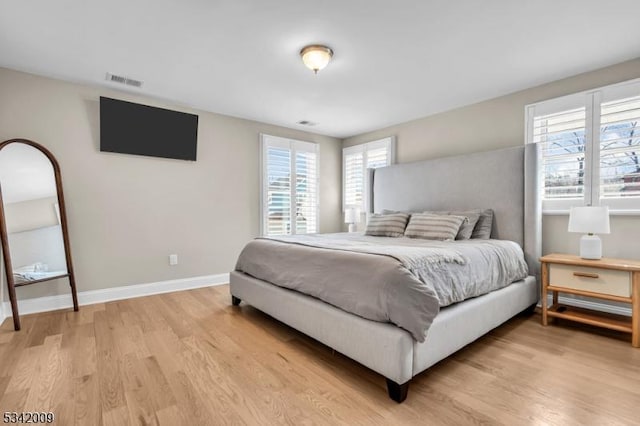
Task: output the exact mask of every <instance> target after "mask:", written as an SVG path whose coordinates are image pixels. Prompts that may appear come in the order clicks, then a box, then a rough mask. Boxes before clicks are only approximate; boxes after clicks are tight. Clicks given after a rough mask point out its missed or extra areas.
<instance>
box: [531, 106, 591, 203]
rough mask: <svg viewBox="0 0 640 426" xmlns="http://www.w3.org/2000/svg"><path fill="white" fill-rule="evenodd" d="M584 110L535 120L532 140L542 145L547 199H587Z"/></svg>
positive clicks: (543, 116) (549, 115)
mask: <svg viewBox="0 0 640 426" xmlns="http://www.w3.org/2000/svg"><path fill="white" fill-rule="evenodd" d="M585 111H586V109H585V108H584V107H583V108H577V109H572V110H568V111H563V112H560V113H555V114H546V115H541V116H537V117H535V118H534V124H533V141H534V142H535V143H540V144H542V146H541V148H542V153H543V155H542V160H543V166H542V167H543V174H544V192H543V199H544V200H561V199H582V198H583V197H584V181H585V176H584V175H585V131H586V128H585Z"/></svg>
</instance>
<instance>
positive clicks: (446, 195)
mask: <svg viewBox="0 0 640 426" xmlns="http://www.w3.org/2000/svg"><path fill="white" fill-rule="evenodd" d="M538 159H539V154H538V151H537V148H536V146H535V145H527V146H525V147H516V148H508V149H501V150H496V151H488V152H480V153H474V154H467V155H460V156H455V157H445V158H438V159H433V160H427V161H419V162H415V163H405V164H396V165H392V166H389V167H383V168H379V169H375V170H371V171H370V175H369V191H368V197H369V198H368V202H369V210H370V211H373V212H380V211H382V210H383V209H389V210H402V211H423V210H462V209H476V208H491V209H493V211H494V222H493V223H494V225H493V229H492V233H491V236H492V238H496V239H503V240H511V241H515V242H517V243H518V244H520V246H522V248H523V250H524V252H525V257H526V259H527V263H528V264H529V268H530V271H531V272H530V273H531V274H532V275H537V274H538V273H537V271H538V269H539V266H538V265H539V264H538V258H539V257H540V253H541V225H540V214H541V207H540V201H539V200H540V198H539V188H540V181H539V173H537V162H538Z"/></svg>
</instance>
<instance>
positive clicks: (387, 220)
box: [364, 213, 409, 237]
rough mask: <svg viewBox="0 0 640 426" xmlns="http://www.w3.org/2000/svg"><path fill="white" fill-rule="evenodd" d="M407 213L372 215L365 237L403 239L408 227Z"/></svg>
mask: <svg viewBox="0 0 640 426" xmlns="http://www.w3.org/2000/svg"><path fill="white" fill-rule="evenodd" d="M408 219H409V215H408V214H407V213H394V214H372V215H371V216H369V222H367V229H366V230H365V231H364V235H372V236H374V237H402V236H403V235H404V228H405V227H406V226H407V220H408Z"/></svg>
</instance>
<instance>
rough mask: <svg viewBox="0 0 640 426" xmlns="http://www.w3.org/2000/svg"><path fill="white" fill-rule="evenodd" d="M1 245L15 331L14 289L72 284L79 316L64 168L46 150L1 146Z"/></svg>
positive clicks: (14, 142) (26, 144)
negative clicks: (63, 282) (61, 282)
mask: <svg viewBox="0 0 640 426" xmlns="http://www.w3.org/2000/svg"><path fill="white" fill-rule="evenodd" d="M0 243H1V245H2V255H3V259H4V267H5V272H6V276H7V287H8V290H9V299H10V301H11V310H12V313H13V325H14V329H15V330H16V331H18V330H20V315H19V313H18V299H17V297H16V290H15V289H16V287H20V286H25V285H31V284H37V283H43V282H47V281H52V280H57V279H61V278H68V279H69V285H70V287H71V296H72V298H73V310H74V311H78V295H77V291H76V283H75V275H74V272H73V264H72V262H71V248H70V244H69V232H68V228H67V214H66V209H65V203H64V195H63V192H62V176H61V174H60V166H59V164H58V161H57V160H56V158H55V157H54V156H53V154H52V153H51V152H50V151H49V150H48V149H46V148H45V147H43V146H42V145H40V144H38V143H36V142H33V141H30V140H27V139H10V140H7V141H4V142H2V143H0ZM60 250H63V251H64V253H61V252H60ZM14 254H15V256H12V255H14ZM12 257H13V259H12ZM15 261H17V262H19V263H18V264H15V263H12V262H15ZM21 265H26V266H21ZM50 265H51V266H52V267H53V269H54V270H53V271H51V272H49V266H50Z"/></svg>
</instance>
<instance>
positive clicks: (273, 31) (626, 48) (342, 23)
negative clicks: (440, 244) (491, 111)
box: [0, 0, 640, 137]
mask: <svg viewBox="0 0 640 426" xmlns="http://www.w3.org/2000/svg"><path fill="white" fill-rule="evenodd" d="M639 16H640V1H639V0H608V1H602V0H563V1H557V0H536V1H526V0H519V1H516V0H483V1H478V0H456V1H446V0H432V1H425V0H398V1H389V0H349V1H345V0H316V1H313V2H311V1H305V0H271V1H264V0H218V1H213V0H136V1H128V0H110V1H100V2H99V1H91V0H56V1H51V0H31V1H3V2H1V3H0V66H3V67H7V68H13V69H18V70H23V71H28V72H32V73H35V74H42V75H46V76H52V77H58V78H62V79H67V80H71V81H79V82H89V83H94V84H102V85H110V86H112V87H119V86H117V85H115V84H114V83H107V82H106V81H105V73H106V72H112V73H115V74H121V75H125V76H128V77H131V78H135V79H140V80H143V81H144V82H145V84H144V87H143V88H142V89H129V90H131V91H132V92H140V93H142V94H145V95H150V96H154V97H158V98H163V99H168V100H172V101H175V102H178V103H180V104H184V105H188V106H192V107H195V108H200V109H204V110H207V111H213V112H217V113H222V114H228V115H232V116H236V117H242V118H248V119H253V120H258V121H262V122H267V123H272V124H278V125H282V126H287V127H293V128H302V129H306V130H312V131H314V132H317V133H322V134H327V135H332V136H337V137H347V136H351V135H354V134H359V133H362V132H365V131H369V130H374V129H378V128H382V127H385V126H388V125H391V124H396V123H400V122H404V121H408V120H411V119H415V118H419V117H423V116H426V115H430V114H434V113H437V112H441V111H445V110H448V109H452V108H456V107H459V106H463V105H468V104H471V103H474V102H478V101H481V100H484V99H489V98H493V97H496V96H500V95H504V94H507V93H510V92H514V91H517V90H521V89H525V88H528V87H533V86H536V85H539V84H542V83H546V82H549V81H553V80H557V79H560V78H564V77H568V76H571V75H575V74H578V73H581V72H585V71H589V70H593V69H597V68H601V67H604V66H607V65H611V64H614V63H618V62H622V61H625V60H629V59H633V58H636V57H639V56H640V43H638V41H639V40H640V25H639V22H638V17H639ZM311 43H325V44H327V45H329V46H330V47H331V48H333V50H334V52H335V56H334V60H333V61H332V62H331V63H330V64H329V66H328V67H327V68H325V69H324V70H323V71H321V72H320V73H319V74H318V75H317V76H315V75H314V74H313V73H312V72H311V71H310V70H308V69H307V68H305V67H304V66H303V64H302V62H301V60H300V58H299V56H298V52H299V50H300V48H302V47H303V46H304V45H306V44H311ZM300 120H310V121H312V122H317V123H319V124H318V125H317V126H315V127H311V128H307V127H304V126H300V125H297V124H296V122H297V121H300Z"/></svg>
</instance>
